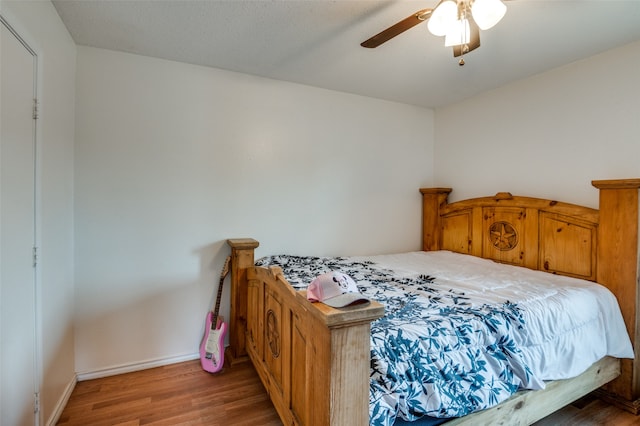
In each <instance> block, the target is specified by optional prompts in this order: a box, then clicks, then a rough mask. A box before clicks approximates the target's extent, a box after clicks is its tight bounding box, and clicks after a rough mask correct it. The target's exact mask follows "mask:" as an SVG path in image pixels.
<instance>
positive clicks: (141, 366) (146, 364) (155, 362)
mask: <svg viewBox="0 0 640 426" xmlns="http://www.w3.org/2000/svg"><path fill="white" fill-rule="evenodd" d="M198 358H200V354H199V353H194V354H186V355H179V356H174V357H168V358H157V359H151V360H147V361H141V362H135V363H131V364H122V365H117V366H113V367H108V368H103V369H100V370H94V371H86V372H83V373H77V378H78V381H79V382H82V381H84V380H91V379H99V378H101V377H109V376H115V375H116V374H124V373H131V372H133V371H140V370H146V369H148V368H154V367H162V366H163V365H170V364H176V363H178V362H184V361H191V360H194V359H198Z"/></svg>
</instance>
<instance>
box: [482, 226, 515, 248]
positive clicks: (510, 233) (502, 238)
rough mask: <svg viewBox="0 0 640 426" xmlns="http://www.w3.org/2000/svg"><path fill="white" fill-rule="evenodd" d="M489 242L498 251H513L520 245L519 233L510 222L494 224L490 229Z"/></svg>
mask: <svg viewBox="0 0 640 426" xmlns="http://www.w3.org/2000/svg"><path fill="white" fill-rule="evenodd" d="M489 240H491V244H493V246H494V247H495V248H497V249H498V250H501V251H508V250H512V249H514V248H515V246H516V245H517V244H518V232H517V231H516V229H515V228H514V227H513V226H512V225H511V224H510V223H509V222H494V223H492V224H491V226H490V227H489Z"/></svg>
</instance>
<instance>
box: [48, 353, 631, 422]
mask: <svg viewBox="0 0 640 426" xmlns="http://www.w3.org/2000/svg"><path fill="white" fill-rule="evenodd" d="M577 405H578V404H577ZM579 406H580V407H582V408H578V407H577V406H568V407H565V408H564V409H562V410H560V411H558V412H557V413H555V414H553V415H551V416H549V417H546V418H545V419H543V420H541V421H539V422H537V423H536V424H535V425H536V426H557V425H567V426H570V425H575V426H578V425H579V426H596V425H611V426H613V425H615V426H630V425H637V426H640V417H636V416H634V415H632V414H630V413H627V412H624V411H622V410H619V409H617V408H615V407H613V406H610V405H608V404H606V403H604V402H602V401H600V400H598V399H585V400H583V401H582V404H579ZM58 425H60V426H72V425H73V426H75V425H78V426H79V425H82V426H87V425H91V426H94V425H95V426H101V425H105V426H106V425H109V426H114V425H119V426H136V425H167V426H175V425H209V426H218V425H219V426H223V425H224V426H230V425H255V426H258V425H268V426H281V425H282V423H281V422H280V420H279V419H278V415H277V414H276V412H275V409H274V408H273V405H271V402H270V401H269V398H268V396H267V394H266V392H265V390H264V388H263V387H262V383H260V379H259V378H258V375H257V373H256V372H255V370H254V369H253V367H252V366H251V364H250V363H243V364H238V365H235V366H233V368H225V369H224V370H222V372H220V373H217V374H209V373H206V372H204V371H203V370H202V369H201V368H200V362H199V360H194V361H188V362H183V363H180V364H173V365H168V366H165V367H158V368H153V369H149V370H144V371H139V372H135V373H128V374H122V375H119V376H112V377H106V378H102V379H95V380H88V381H84V382H79V383H78V384H77V385H76V387H75V389H74V391H73V393H72V395H71V398H70V399H69V402H68V404H67V406H66V407H65V409H64V411H63V412H62V415H61V417H60V420H59V422H58Z"/></svg>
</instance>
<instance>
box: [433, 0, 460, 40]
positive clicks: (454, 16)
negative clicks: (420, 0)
mask: <svg viewBox="0 0 640 426" xmlns="http://www.w3.org/2000/svg"><path fill="white" fill-rule="evenodd" d="M457 20H458V3H457V2H456V1H454V0H441V1H440V3H438V5H437V6H436V7H435V9H433V12H432V13H431V17H429V22H428V23H427V27H428V28H429V31H430V32H431V34H433V35H435V36H443V35H446V34H447V32H449V31H450V28H451V26H452V25H455V22H456V21H457Z"/></svg>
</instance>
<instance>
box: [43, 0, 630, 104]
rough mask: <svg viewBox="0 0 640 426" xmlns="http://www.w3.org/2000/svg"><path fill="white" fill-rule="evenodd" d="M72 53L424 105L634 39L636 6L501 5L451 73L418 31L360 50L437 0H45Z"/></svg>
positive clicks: (551, 0)
mask: <svg viewBox="0 0 640 426" xmlns="http://www.w3.org/2000/svg"><path fill="white" fill-rule="evenodd" d="M52 1H53V4H54V6H55V8H56V9H57V11H58V13H59V14H60V17H61V18H62V20H63V22H64V23H65V25H66V26H67V28H68V29H69V32H70V33H71V36H72V37H73V39H74V40H75V42H76V43H77V44H79V45H87V46H93V47H100V48H106V49H112V50H118V51H123V52H130V53H136V54H140V55H145V56H152V57H158V58H164V59H171V60H175V61H181V62H186V63H191V64H198V65H205V66H211V67H215V68H221V69H225V70H232V71H238V72H242V73H247V74H253V75H258V76H263V77H268V78H273V79H278V80H284V81H290V82H296V83H301V84H306V85H310V86H316V87H322V88H326V89H333V90H339V91H343V92H349V93H355V94H360V95H364V96H370V97H375V98H381V99H387V100H392V101H397V102H403V103H407V104H413V105H420V106H424V107H438V106H443V105H446V104H450V103H452V102H456V101H459V100H461V99H464V98H466V97H469V96H472V95H475V94H477V93H480V92H483V91H486V90H490V89H493V88H496V87H498V86H501V85H503V84H505V83H508V82H511V81H515V80H518V79H521V78H524V77H527V76H530V75H533V74H537V73H540V72H543V71H545V70H549V69H552V68H555V67H559V66H562V65H564V64H567V63H570V62H574V61H576V60H579V59H582V58H585V57H588V56H591V55H594V54H596V53H598V52H602V51H604V50H607V49H610V48H613V47H618V46H623V45H625V44H628V43H630V42H633V41H636V40H640V0H626V1H618V0H511V1H508V2H506V4H507V8H508V10H507V14H506V15H505V17H504V18H503V20H502V21H501V22H500V23H499V24H498V25H497V26H495V27H494V28H492V29H490V30H488V31H482V32H481V35H480V38H481V43H482V44H481V47H480V48H478V49H476V50H475V51H473V52H471V53H469V54H468V55H466V57H465V62H466V65H465V66H463V67H460V66H458V60H457V59H455V58H453V54H452V51H451V49H450V48H445V47H444V46H443V44H444V41H443V39H442V38H440V37H435V36H433V35H431V34H430V33H429V32H428V30H427V25H426V24H419V25H418V26H416V27H414V28H412V29H410V30H408V31H407V32H405V33H403V34H401V35H399V36H397V37H396V38H394V39H392V40H391V41H389V42H387V43H385V44H383V45H381V46H380V47H378V48H375V49H365V48H363V47H361V46H360V43H361V42H362V41H364V40H366V39H368V38H369V37H371V36H373V35H375V34H376V33H378V32H380V31H382V30H383V29H385V28H387V27H389V26H391V25H392V24H394V23H396V22H398V21H400V20H402V19H404V18H406V17H408V16H410V15H412V14H413V13H415V12H416V11H418V10H420V9H423V8H427V7H434V6H435V5H436V4H437V0H423V1H418V0H412V1H369V0H366V1H365V0H362V1H361V0H341V1H329V0H299V1H292V0H258V1H247V0H228V1H221V0H52Z"/></svg>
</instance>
